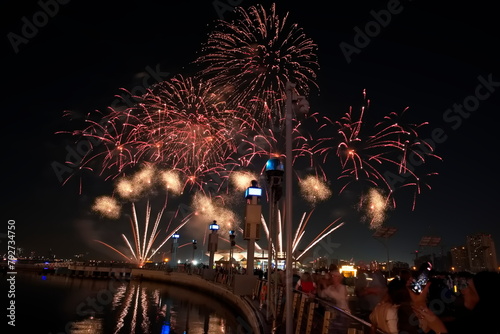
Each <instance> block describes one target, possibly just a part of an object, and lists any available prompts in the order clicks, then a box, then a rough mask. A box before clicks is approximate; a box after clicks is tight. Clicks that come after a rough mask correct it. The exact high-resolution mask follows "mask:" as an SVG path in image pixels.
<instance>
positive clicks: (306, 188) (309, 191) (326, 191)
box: [299, 175, 332, 205]
mask: <svg viewBox="0 0 500 334" xmlns="http://www.w3.org/2000/svg"><path fill="white" fill-rule="evenodd" d="M299 186H300V191H301V194H302V196H303V197H304V199H305V200H306V201H308V202H309V203H311V204H313V205H315V204H317V203H318V202H322V201H326V200H327V199H329V198H330V197H331V195H332V191H331V190H330V188H329V186H328V184H326V183H325V182H324V181H323V180H322V179H320V178H318V177H317V176H313V175H309V176H307V177H305V178H304V179H302V180H300V182H299Z"/></svg>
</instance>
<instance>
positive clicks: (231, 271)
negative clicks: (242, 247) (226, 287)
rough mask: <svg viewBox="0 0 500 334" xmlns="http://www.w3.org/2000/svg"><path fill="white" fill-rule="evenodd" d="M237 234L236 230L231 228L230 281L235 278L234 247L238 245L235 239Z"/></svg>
mask: <svg viewBox="0 0 500 334" xmlns="http://www.w3.org/2000/svg"><path fill="white" fill-rule="evenodd" d="M235 237H236V235H235V234H234V231H233V230H231V231H229V241H230V247H229V268H230V270H229V282H232V278H233V247H234V246H235V245H236V241H235V240H234V239H235Z"/></svg>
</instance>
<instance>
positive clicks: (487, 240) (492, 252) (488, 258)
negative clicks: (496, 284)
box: [466, 233, 498, 272]
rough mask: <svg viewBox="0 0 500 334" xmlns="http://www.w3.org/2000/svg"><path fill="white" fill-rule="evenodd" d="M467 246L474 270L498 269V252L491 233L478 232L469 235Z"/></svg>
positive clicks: (472, 269) (471, 268)
mask: <svg viewBox="0 0 500 334" xmlns="http://www.w3.org/2000/svg"><path fill="white" fill-rule="evenodd" d="M466 248H467V257H468V259H469V264H470V270H471V271H472V272H479V271H483V270H490V271H497V270H498V262H497V255H496V254H497V253H496V249H495V243H494V241H493V238H492V237H491V234H485V233H477V234H474V235H469V236H467V244H466Z"/></svg>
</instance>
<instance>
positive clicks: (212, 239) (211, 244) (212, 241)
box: [208, 220, 219, 269]
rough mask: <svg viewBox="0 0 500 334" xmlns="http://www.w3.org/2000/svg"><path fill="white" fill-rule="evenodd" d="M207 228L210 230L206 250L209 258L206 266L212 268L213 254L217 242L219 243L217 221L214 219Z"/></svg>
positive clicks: (215, 250)
mask: <svg viewBox="0 0 500 334" xmlns="http://www.w3.org/2000/svg"><path fill="white" fill-rule="evenodd" d="M208 229H209V230H210V231H212V233H210V235H209V236H208V251H209V252H210V260H209V261H208V268H210V269H213V267H214V255H215V252H217V244H218V243H219V235H218V234H217V231H218V230H219V225H217V221H216V220H214V221H213V222H212V223H211V224H210V225H209V226H208Z"/></svg>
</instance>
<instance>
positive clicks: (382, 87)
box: [0, 0, 500, 262]
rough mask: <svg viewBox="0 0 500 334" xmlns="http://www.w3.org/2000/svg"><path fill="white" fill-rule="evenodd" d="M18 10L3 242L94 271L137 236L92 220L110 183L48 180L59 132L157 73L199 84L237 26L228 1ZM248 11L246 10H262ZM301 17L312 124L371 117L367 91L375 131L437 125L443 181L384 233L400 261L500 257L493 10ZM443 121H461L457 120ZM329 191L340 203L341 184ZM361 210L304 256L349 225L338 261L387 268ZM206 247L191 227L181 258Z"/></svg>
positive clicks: (9, 42) (60, 142)
mask: <svg viewBox="0 0 500 334" xmlns="http://www.w3.org/2000/svg"><path fill="white" fill-rule="evenodd" d="M61 2H63V1H61ZM229 2H231V1H229ZM22 3H23V4H22V6H21V5H20V4H19V3H18V2H14V1H6V2H4V3H3V4H2V6H3V8H2V11H1V12H2V14H1V15H2V22H3V23H4V24H3V25H2V27H3V28H2V30H3V36H4V39H3V46H4V49H3V50H4V51H3V52H2V55H3V56H4V58H3V62H2V65H3V67H4V69H3V70H2V73H3V80H4V85H3V96H4V99H3V103H2V106H3V108H2V109H3V119H4V121H3V131H2V143H3V145H2V150H3V161H4V162H3V164H4V166H3V168H2V170H3V181H2V184H3V186H2V189H3V192H4V196H3V200H2V207H3V210H2V214H3V217H4V218H3V220H4V225H3V226H4V228H3V230H2V231H0V233H6V231H7V227H6V226H7V221H8V220H9V219H12V220H15V221H16V245H17V246H19V247H22V248H24V250H25V251H26V252H29V251H31V250H33V251H35V252H36V253H37V254H40V255H42V254H48V250H49V249H52V251H53V252H54V253H55V254H56V255H58V256H60V257H69V256H71V255H73V254H77V253H85V252H89V253H90V254H91V256H92V257H94V258H106V259H108V258H113V256H114V255H113V253H112V252H110V251H109V250H108V249H106V248H105V247H103V246H102V245H100V244H98V243H96V242H94V241H92V239H100V240H103V241H104V240H105V241H109V242H110V243H114V244H116V243H118V244H121V243H122V241H121V239H120V238H119V234H120V233H128V232H129V230H130V227H129V224H128V222H127V220H126V219H125V220H122V221H120V222H110V221H106V220H103V219H101V218H99V217H98V216H96V215H95V214H93V213H92V212H90V211H91V210H90V207H91V205H92V202H93V200H94V198H95V197H96V196H99V195H105V194H109V193H110V190H111V189H112V184H111V183H110V182H105V181H104V180H103V179H102V178H99V177H98V176H97V175H95V176H92V175H90V174H86V175H85V177H84V178H83V192H82V194H79V183H78V181H77V180H78V178H74V179H72V180H70V182H68V183H67V184H65V185H64V186H63V185H62V184H61V182H60V179H58V177H57V175H56V173H55V172H54V169H53V167H52V166H53V163H54V162H60V163H64V161H65V160H66V156H67V154H68V150H67V148H66V147H67V145H69V147H72V146H71V145H74V144H72V141H74V138H71V137H70V136H65V135H56V134H55V133H56V132H58V131H61V130H71V129H75V128H78V125H81V124H82V116H83V115H85V114H87V113H89V112H91V111H93V110H105V108H106V107H107V106H109V105H110V104H112V103H113V101H114V100H115V95H117V94H120V93H121V91H120V88H125V89H132V88H134V87H137V86H141V85H143V84H144V82H145V81H144V78H145V75H147V73H150V72H151V71H156V74H157V75H156V77H158V78H165V79H167V78H168V77H171V76H173V75H176V74H189V68H190V66H189V65H190V62H192V61H193V60H194V59H195V58H196V57H197V53H198V52H199V51H200V50H201V45H202V43H204V42H205V40H206V36H207V33H208V32H209V31H210V27H211V26H212V24H213V21H214V20H216V19H218V18H220V17H223V18H225V19H229V18H231V17H232V16H231V12H230V11H229V7H230V5H228V4H226V1H224V0H219V1H203V2H201V1H199V3H198V2H183V1H174V2H167V1H141V2H131V3H128V2H127V3H124V2H120V1H106V2H105V3H101V2H91V3H89V2H82V1H67V3H64V4H62V3H61V4H58V6H57V7H55V6H54V5H53V4H55V3H56V2H55V0H54V1H50V0H49V1H47V2H46V3H50V4H52V5H50V6H49V7H47V6H48V5H47V6H46V9H45V10H46V11H50V12H51V13H49V14H50V15H44V14H41V13H40V11H42V10H43V9H42V7H43V6H42V5H41V3H42V4H44V3H45V2H43V0H42V1H41V2H40V3H38V2H36V1H27V2H26V1H23V2H22ZM232 3H233V4H234V3H238V1H233V2H232ZM240 3H241V5H242V6H243V7H248V6H250V5H254V4H255V3H256V2H255V1H251V0H241V1H240ZM301 3H303V4H302V5H294V4H291V3H290V1H278V2H277V11H278V13H284V12H286V11H289V12H290V14H289V20H290V21H291V22H295V23H297V24H298V25H299V26H300V27H302V28H303V29H304V32H305V34H307V36H309V37H310V38H312V39H313V41H314V42H315V43H316V44H317V45H318V47H319V51H318V60H319V64H320V66H321V68H320V70H319V71H318V81H317V82H318V85H319V87H320V91H319V92H313V94H312V95H311V96H310V98H309V101H310V103H311V111H314V112H318V113H320V114H324V115H327V116H328V117H331V118H336V117H338V115H341V114H343V113H345V112H346V111H347V110H348V108H349V106H357V105H359V103H360V101H361V100H362V92H363V90H364V89H366V92H367V95H368V97H369V98H370V99H371V108H370V115H371V116H370V117H373V118H374V119H379V118H380V117H382V116H383V115H385V114H387V113H388V112H389V111H397V112H400V111H401V110H403V109H404V108H406V107H409V110H408V115H409V116H410V119H411V120H412V121H414V122H416V123H419V122H423V121H429V123H430V124H429V125H428V126H427V127H425V129H423V130H422V134H423V137H424V138H430V139H432V138H434V137H433V135H432V133H435V132H436V131H437V132H440V133H441V135H440V136H439V138H440V142H439V143H437V142H436V143H435V149H436V151H435V153H436V154H437V155H439V156H440V157H442V159H443V161H442V162H439V161H436V160H432V161H430V162H429V165H428V167H429V168H430V169H432V170H434V171H436V172H438V173H439V175H437V176H434V177H433V178H432V179H430V180H429V183H430V184H431V186H432V189H431V190H430V191H428V190H426V189H425V190H424V191H423V193H422V194H420V195H419V196H418V197H417V203H416V208H415V210H413V211H412V210H411V206H412V199H411V196H410V195H411V194H410V193H409V192H407V193H405V192H402V193H401V195H400V196H399V195H398V206H397V208H396V209H395V210H392V211H391V212H389V214H388V217H387V219H386V222H385V225H386V226H393V227H396V228H397V229H398V231H397V232H396V234H395V235H394V236H393V237H392V238H391V239H390V240H389V251H390V257H391V259H394V260H400V261H405V262H410V261H411V260H412V259H413V256H414V255H412V252H414V251H415V250H418V249H419V246H418V244H419V241H420V239H421V238H422V237H423V236H440V237H442V243H441V246H442V249H444V250H448V249H449V248H451V247H454V246H460V245H463V244H464V243H465V240H466V235H468V234H472V233H477V232H484V233H490V234H492V235H493V237H494V240H495V242H496V245H497V249H499V248H500V224H499V219H498V216H497V215H496V214H495V212H496V209H497V207H496V206H497V205H498V204H497V202H496V201H497V200H498V199H499V198H498V195H497V187H498V178H497V174H498V171H497V168H498V162H497V159H496V157H495V155H496V153H497V141H496V134H497V131H498V129H497V127H496V124H495V122H496V121H497V119H498V117H497V116H496V115H495V113H496V112H497V111H498V106H499V105H500V104H499V102H500V92H499V90H500V73H499V72H498V66H497V65H498V64H497V63H498V59H500V58H499V53H498V47H497V46H498V40H499V39H498V38H499V34H498V32H499V30H498V23H497V22H498V19H497V11H496V9H495V8H494V6H493V3H490V2H486V1H485V2H484V4H481V3H478V2H474V3H473V4H472V3H470V2H466V3H460V2H451V1H446V2H445V3H442V2H439V3H436V2H433V1H417V0H415V1H407V0H406V1H400V2H399V1H393V0H390V1H349V4H345V3H343V4H342V5H341V6H338V7H335V6H334V5H332V3H331V2H327V1H308V2H301ZM221 4H226V5H221ZM263 4H266V3H263ZM216 5H218V6H216ZM388 8H390V10H392V14H390V16H389V17H387V16H385V19H386V21H385V22H383V26H382V25H380V24H379V23H377V22H376V18H377V17H378V19H379V20H382V19H383V17H382V16H380V15H381V13H382V10H384V11H385V13H387V10H388ZM389 13H390V12H389ZM34 20H39V21H37V22H38V25H39V27H37V28H36V30H35V31H33V30H30V29H29V28H27V25H28V24H31V23H33V22H34ZM27 22H28V23H27ZM367 26H374V27H378V30H377V31H376V32H373V33H372V35H373V36H372V37H370V40H369V41H365V43H364V44H363V45H361V44H360V43H361V42H360V40H356V34H357V31H360V30H361V31H364V30H365V28H366V27H367ZM23 34H24V35H23ZM14 36H16V37H14ZM356 42H357V43H358V44H357V46H358V48H357V51H356V52H354V53H351V54H349V56H348V57H346V55H345V52H344V53H343V51H342V48H341V45H344V46H345V45H346V43H347V44H350V45H356ZM146 82H147V84H153V83H154V80H149V81H146ZM457 105H465V106H464V107H463V108H462V109H461V110H462V113H460V112H452V113H450V111H448V110H449V109H452V110H455V111H456V110H458V107H456V106H457ZM65 110H70V111H72V113H73V121H72V122H69V120H68V119H66V118H63V112H64V111H65ZM444 115H448V116H450V117H451V116H453V118H452V119H448V120H446V119H445V118H444ZM260 168H261V166H259V169H260ZM331 168H338V166H337V167H331ZM325 169H328V167H325ZM66 176H67V175H65V177H66ZM331 181H332V183H331V184H332V190H333V192H334V197H336V195H335V194H336V191H338V188H336V186H337V184H336V182H335V180H334V179H332V180H331ZM242 196H243V195H242ZM354 205H355V199H354V195H352V196H351V197H350V196H349V194H348V195H347V196H343V197H341V198H340V197H339V198H333V199H332V200H331V201H329V202H327V203H322V204H320V205H319V206H318V207H317V208H316V210H315V212H314V214H313V216H312V218H311V221H310V223H309V225H308V228H307V232H306V236H305V237H304V245H303V246H305V245H307V243H308V242H309V241H310V240H312V239H313V238H314V237H315V236H316V235H317V234H318V233H319V232H320V231H322V230H323V229H324V228H325V227H326V226H327V225H328V224H330V223H331V222H332V221H333V220H334V219H335V218H337V217H338V215H339V214H341V215H342V216H343V221H344V222H345V225H344V226H343V227H341V228H339V229H338V230H337V231H336V232H334V233H333V234H331V235H330V236H331V237H330V238H329V239H328V240H329V243H330V244H329V245H330V247H331V248H330V249H333V251H330V256H331V257H333V258H339V259H351V258H352V259H354V260H355V261H360V260H362V261H370V260H372V259H376V260H385V258H386V249H385V248H384V245H383V244H382V243H381V242H379V241H378V240H375V239H374V238H373V237H372V234H373V232H374V231H373V230H370V229H369V228H368V225H367V224H366V223H364V222H361V221H360V220H359V215H357V214H356V213H355V212H354V210H353V209H352V207H353V206H354ZM305 210H307V206H305V205H304V203H303V200H302V199H301V198H300V197H299V196H298V195H297V196H295V197H294V215H295V219H294V220H295V224H297V221H298V218H299V217H300V216H301V214H302V213H303V212H304V211H305ZM264 212H265V213H266V212H267V211H264ZM240 213H242V210H240V211H239V212H238V214H240ZM214 219H215V218H214ZM208 223H209V222H208V221H207V227H208ZM165 224H166V223H165ZM200 233H201V232H200V231H199V230H195V229H193V228H191V229H190V228H189V226H188V225H187V226H186V228H185V230H184V231H182V232H181V236H182V237H183V238H185V239H184V241H181V243H183V242H188V241H189V240H190V239H192V238H198V239H201V238H202V237H203V235H202V234H200ZM306 239H308V240H306ZM2 245H6V243H4V242H2ZM219 247H220V248H224V246H223V245H221V246H219ZM299 248H300V247H299ZM186 249H187V248H186ZM420 250H421V251H422V253H424V254H425V253H429V252H430V249H425V248H424V249H420ZM4 251H5V250H3V251H2V252H4ZM435 251H436V252H440V251H441V250H440V249H436V250H435ZM497 253H498V252H497ZM322 254H324V252H323V251H322ZM186 256H187V255H186ZM115 258H116V259H120V258H119V257H115Z"/></svg>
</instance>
